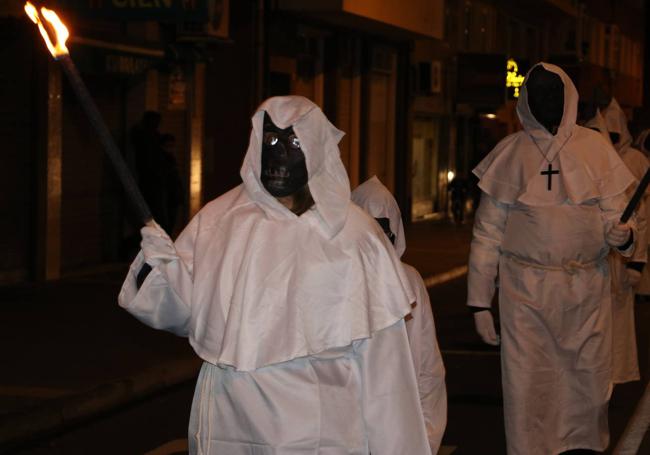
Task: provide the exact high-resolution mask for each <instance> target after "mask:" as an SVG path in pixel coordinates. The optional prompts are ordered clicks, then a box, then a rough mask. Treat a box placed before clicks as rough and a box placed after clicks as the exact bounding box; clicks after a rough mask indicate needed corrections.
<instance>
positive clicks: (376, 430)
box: [354, 319, 431, 455]
mask: <svg viewBox="0 0 650 455" xmlns="http://www.w3.org/2000/svg"><path fill="white" fill-rule="evenodd" d="M354 347H355V352H356V353H357V361H358V362H359V364H360V365H359V366H360V369H361V374H362V378H361V380H362V384H363V405H362V406H363V416H364V420H365V423H366V432H367V435H368V444H369V447H370V452H371V453H372V455H396V454H409V455H430V454H431V450H430V449H429V443H428V441H427V435H426V429H425V426H424V421H423V419H422V408H421V407H420V400H419V398H418V391H417V383H416V380H415V372H414V370H413V361H412V360H411V354H410V351H409V344H408V339H407V337H406V328H405V326H404V320H403V319H400V320H399V321H398V322H396V323H395V324H393V325H392V326H390V327H388V328H386V329H383V330H380V331H379V332H375V333H374V334H373V336H372V338H368V339H365V340H362V341H359V342H355V345H354Z"/></svg>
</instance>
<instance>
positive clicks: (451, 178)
mask: <svg viewBox="0 0 650 455" xmlns="http://www.w3.org/2000/svg"><path fill="white" fill-rule="evenodd" d="M454 177H456V174H454V171H449V172H447V182H451V181H452V180H453V179H454Z"/></svg>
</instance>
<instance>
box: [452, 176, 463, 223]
mask: <svg viewBox="0 0 650 455" xmlns="http://www.w3.org/2000/svg"><path fill="white" fill-rule="evenodd" d="M447 191H448V192H449V193H450V195H451V213H452V215H453V217H454V223H456V224H462V222H463V219H464V215H465V200H466V199H467V181H466V180H465V179H464V178H462V177H460V176H455V177H452V179H451V182H449V183H448V184H447Z"/></svg>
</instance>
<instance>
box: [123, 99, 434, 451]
mask: <svg viewBox="0 0 650 455" xmlns="http://www.w3.org/2000/svg"><path fill="white" fill-rule="evenodd" d="M341 136H342V133H341V132H340V131H339V130H337V129H336V128H335V127H334V126H333V125H332V124H331V123H330V122H329V121H328V120H327V118H326V117H325V115H324V114H323V113H322V111H321V110H320V109H319V108H318V107H317V106H316V105H315V104H314V103H312V102H311V101H309V100H307V99H306V98H303V97H296V96H288V97H275V98H270V99H268V100H267V101H265V102H264V103H262V105H261V106H260V107H259V108H258V109H257V111H256V112H255V114H254V115H253V118H252V131H251V135H250V142H249V147H248V151H247V154H246V157H245V159H244V163H243V165H242V168H241V177H242V180H243V184H241V185H239V186H237V187H236V188H234V189H232V190H231V191H229V192H228V193H226V194H224V195H222V196H220V197H218V198H217V199H215V200H213V201H212V202H210V203H208V204H207V205H206V206H205V207H204V208H203V209H201V210H200V212H199V213H198V214H197V215H196V216H194V217H193V218H192V220H191V221H190V223H189V225H188V226H187V227H186V228H185V229H184V230H183V232H182V233H181V234H180V236H179V237H178V239H177V240H176V242H172V241H171V239H169V237H168V236H167V235H166V234H165V233H164V231H162V230H161V229H160V228H159V227H158V226H157V225H155V224H154V223H151V225H149V226H146V227H144V228H143V229H142V237H143V240H142V251H141V252H140V253H139V254H138V256H137V258H136V259H135V261H134V262H133V264H132V265H131V269H130V271H129V274H128V276H127V277H126V280H125V282H124V285H123V287H122V290H121V292H120V295H119V303H120V305H121V306H122V307H124V308H125V309H126V310H128V311H129V312H130V313H132V314H133V315H134V316H135V317H136V318H138V319H140V320H141V321H142V322H144V323H145V324H148V325H150V326H152V327H154V328H158V329H164V330H168V331H171V332H173V333H175V334H177V335H181V336H187V337H189V341H190V344H191V345H192V347H193V348H194V350H195V351H196V353H197V355H198V356H199V357H200V358H202V359H203V360H204V363H203V366H202V368H201V372H200V374H199V378H198V381H197V385H196V390H195V394H194V400H193V402H192V412H191V418H190V425H189V447H190V453H192V454H219V455H222V454H228V455H253V454H255V455H285V454H286V455H288V454H292V455H297V454H305V455H307V454H309V455H316V454H322V455H339V454H340V455H343V454H346V455H347V454H358V455H362V454H363V455H367V454H369V453H370V452H372V454H373V455H382V454H385V455H395V454H414V455H418V454H420V455H421V454H428V453H429V448H428V443H427V438H426V430H425V426H424V422H423V419H422V411H421V408H420V402H419V399H418V394H417V383H416V379H415V372H414V369H413V362H412V361H411V358H410V355H409V344H408V338H407V334H406V328H405V323H404V319H403V318H404V316H405V315H407V314H408V313H409V312H410V309H411V306H410V304H411V302H413V301H415V296H414V294H413V291H412V289H411V287H410V284H409V280H408V277H407V276H406V274H405V272H404V270H403V268H402V266H401V264H400V261H399V258H398V257H397V255H396V254H395V252H394V250H393V248H392V247H391V245H390V243H389V241H388V240H387V239H386V237H385V235H384V234H383V232H382V231H381V229H380V228H379V226H377V223H376V222H375V221H374V220H373V219H372V218H370V217H369V216H368V215H367V214H366V213H365V212H363V210H361V209H360V208H358V207H356V206H355V205H354V204H352V203H351V202H350V187H349V181H348V178H347V174H346V172H345V169H344V167H343V164H342V162H341V160H340V156H339V150H338V145H337V144H338V142H339V140H340V138H341ZM303 177H304V179H305V181H306V183H305V182H302V183H301V182H300V181H301V179H302V178H303ZM296 182H298V183H301V185H302V186H300V187H298V189H296V187H295V183H296ZM145 264H147V265H145ZM147 270H149V271H148V272H147ZM143 272H144V273H143ZM147 273H148V274H147ZM144 275H146V276H145V277H144V278H143V276H144ZM138 277H140V281H141V286H140V287H139V289H138V281H139V280H138ZM142 280H143V281H142ZM386 364H391V365H392V366H393V368H391V369H386V368H385V366H386Z"/></svg>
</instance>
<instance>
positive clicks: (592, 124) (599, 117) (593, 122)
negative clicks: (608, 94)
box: [583, 109, 614, 147]
mask: <svg viewBox="0 0 650 455" xmlns="http://www.w3.org/2000/svg"><path fill="white" fill-rule="evenodd" d="M583 126H584V127H585V128H589V129H592V130H594V131H598V132H599V133H600V134H601V135H602V136H603V139H605V141H606V142H607V143H608V144H610V145H611V146H612V147H613V146H614V144H612V139H611V138H610V136H609V131H608V130H607V122H605V118H604V117H603V114H601V113H600V109H596V115H594V116H593V117H592V118H591V119H589V120H588V121H587V122H586V123H585V124H584V125H583Z"/></svg>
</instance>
